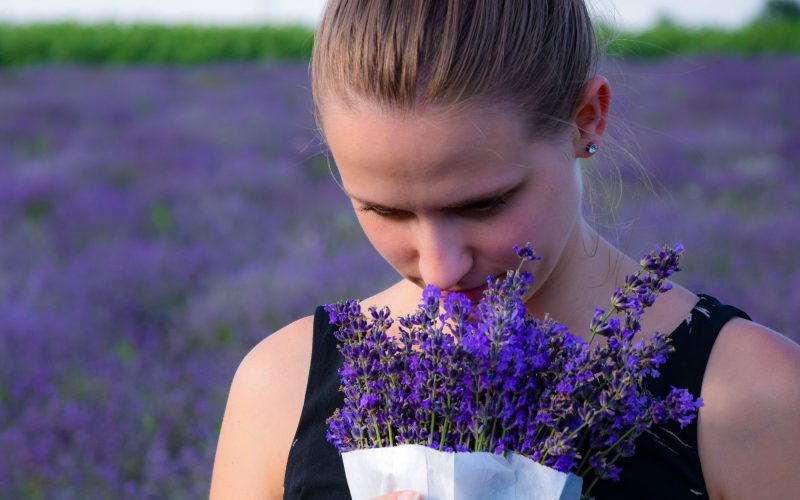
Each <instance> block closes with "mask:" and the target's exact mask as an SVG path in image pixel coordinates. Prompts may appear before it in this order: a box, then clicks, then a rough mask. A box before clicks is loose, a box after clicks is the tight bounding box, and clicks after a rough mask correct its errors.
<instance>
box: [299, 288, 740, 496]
mask: <svg viewBox="0 0 800 500" xmlns="http://www.w3.org/2000/svg"><path fill="white" fill-rule="evenodd" d="M699 297H700V300H699V301H698V302H697V304H696V305H695V306H694V308H693V309H692V310H691V312H690V313H689V314H688V315H687V317H686V319H685V320H684V321H683V322H682V323H681V324H680V326H678V328H676V329H675V331H674V332H672V334H671V337H672V339H673V340H672V345H673V346H675V351H674V352H672V353H671V354H670V355H669V357H668V360H667V362H666V363H665V364H664V365H662V366H661V376H660V377H658V378H656V379H648V381H647V382H646V385H647V387H648V388H649V389H650V391H652V392H653V394H655V395H657V396H662V397H663V396H666V395H667V393H668V392H669V390H670V386H675V387H685V388H686V389H688V390H689V392H690V393H692V394H693V395H695V396H698V395H699V394H700V386H701V384H702V382H703V374H704V372H705V368H706V363H707V362H708V357H709V354H710V353H711V348H712V346H713V345H714V341H715V340H716V338H717V334H718V333H719V331H720V329H721V328H722V326H723V325H724V324H725V323H726V322H727V321H728V320H730V319H731V318H734V317H742V318H745V319H750V318H749V316H748V315H747V314H745V313H744V312H743V311H741V310H739V309H737V308H735V307H732V306H729V305H723V304H720V303H719V301H717V299H715V298H713V297H711V296H708V295H703V294H701V295H699ZM335 328H336V327H335V326H334V325H331V324H330V323H329V322H328V314H327V313H326V312H325V311H324V309H323V308H322V307H318V308H317V310H316V312H315V315H314V339H313V346H312V351H311V368H310V371H309V377H308V385H307V387H306V394H305V400H304V402H303V409H302V412H301V414H300V421H299V424H298V427H297V431H296V433H295V436H294V440H293V441H292V447H291V449H290V450H289V458H288V462H287V465H286V476H285V478H284V499H329V500H338V499H346V500H350V494H349V492H348V489H347V480H346V478H345V474H344V466H343V465H342V459H341V457H340V456H339V452H338V451H337V450H336V448H335V447H334V446H333V445H332V444H330V443H329V442H328V441H327V440H326V439H325V432H326V430H327V425H326V423H325V420H326V419H327V418H328V417H329V416H330V415H331V414H332V413H333V411H334V410H335V409H336V408H337V407H339V406H341V405H342V404H343V402H344V399H343V396H342V394H341V393H340V392H339V390H338V389H339V375H338V373H337V370H338V369H339V367H340V366H341V364H342V361H343V358H342V356H341V353H340V352H339V350H338V349H337V348H336V345H337V340H336V337H335V336H334V335H333V332H334V329H335ZM635 444H636V454H635V455H634V456H632V457H628V458H624V459H620V461H619V462H618V464H619V465H620V466H621V467H622V474H621V475H620V480H619V481H617V482H613V481H598V483H597V484H596V485H595V486H594V487H593V488H592V491H591V493H590V494H591V496H592V497H594V498H596V499H597V500H601V499H620V498H621V499H628V498H630V499H638V498H643V499H664V500H675V499H681V498H690V499H698V498H708V494H707V492H706V486H705V482H704V480H703V473H702V470H701V468H700V457H699V456H698V454H697V419H695V420H693V421H692V423H691V424H689V425H688V426H687V427H686V428H684V429H680V427H679V426H678V424H676V423H674V424H671V425H667V426H665V427H663V428H656V429H651V431H648V432H645V433H644V434H642V435H641V436H640V437H639V439H637V440H636V442H635ZM590 482H591V481H586V480H585V481H584V487H586V486H588V484H589V483H590Z"/></svg>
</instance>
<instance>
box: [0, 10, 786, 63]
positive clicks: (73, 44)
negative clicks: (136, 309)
mask: <svg viewBox="0 0 800 500" xmlns="http://www.w3.org/2000/svg"><path fill="white" fill-rule="evenodd" d="M600 32H601V37H602V38H603V39H604V40H612V41H611V43H610V44H609V46H608V52H609V53H611V54H616V55H621V56H627V57H647V58H652V57H664V56H670V55H675V54H686V53H722V54H745V55H750V54H760V53H795V54H796V53H800V36H799V35H798V33H800V21H798V20H776V21H758V22H753V23H751V24H749V25H747V26H745V27H743V28H740V29H737V30H724V29H719V28H687V27H683V26H678V25H675V24H673V23H669V22H661V23H659V24H657V25H656V26H654V27H653V28H651V29H649V30H647V31H645V32H642V33H625V32H614V33H612V32H611V31H610V30H609V29H607V28H603V27H601V29H600ZM313 39H314V33H313V31H312V30H311V29H310V28H308V27H305V26H299V25H298V26H241V27H207V26H193V25H181V26H166V25H156V24H131V25H122V24H111V23H106V24H88V25H85V24H77V23H49V24H25V25H16V24H7V23H5V24H3V23H0V67H10V66H20V65H28V64H39V63H65V62H78V63H87V64H112V65H113V64H132V63H146V64H197V63H204V62H211V61H256V60H286V59H300V60H303V59H308V57H309V56H310V54H311V47H312V43H313Z"/></svg>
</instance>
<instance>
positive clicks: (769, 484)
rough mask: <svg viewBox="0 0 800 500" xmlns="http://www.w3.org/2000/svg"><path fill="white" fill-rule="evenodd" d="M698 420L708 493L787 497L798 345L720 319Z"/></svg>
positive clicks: (794, 481)
mask: <svg viewBox="0 0 800 500" xmlns="http://www.w3.org/2000/svg"><path fill="white" fill-rule="evenodd" d="M701 394H702V396H703V401H704V404H705V406H704V407H703V408H702V409H701V410H700V417H699V420H698V443H699V451H700V457H701V462H702V464H703V473H704V475H705V476H706V483H707V484H708V487H709V493H712V495H711V496H712V498H725V499H732V498H790V497H793V496H794V495H795V494H796V493H797V491H800V475H799V474H797V463H796V455H797V449H798V447H800V346H798V344H796V343H794V342H792V341H791V340H789V339H788V338H786V337H784V336H783V335H781V334H779V333H777V332H775V331H773V330H770V329H769V328H767V327H764V326H762V325H759V324H757V323H754V322H752V321H748V320H745V319H742V318H735V319H732V320H731V321H729V322H728V323H726V324H725V326H724V327H723V328H722V330H721V331H720V334H719V336H718V338H717V340H716V342H715V343H714V347H713V349H712V352H711V356H710V358H709V361H708V366H707V367H706V373H705V377H704V379H703V388H702V393H701Z"/></svg>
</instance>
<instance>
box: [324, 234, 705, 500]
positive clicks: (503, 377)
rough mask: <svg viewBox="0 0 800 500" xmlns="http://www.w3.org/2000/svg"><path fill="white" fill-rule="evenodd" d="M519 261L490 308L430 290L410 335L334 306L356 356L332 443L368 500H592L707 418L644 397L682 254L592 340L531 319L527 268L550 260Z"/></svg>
mask: <svg viewBox="0 0 800 500" xmlns="http://www.w3.org/2000/svg"><path fill="white" fill-rule="evenodd" d="M514 249H515V251H516V252H517V255H518V256H519V257H520V265H519V266H518V267H517V269H516V270H514V271H509V272H508V273H507V275H506V276H505V277H504V278H502V279H501V278H493V277H489V278H488V280H487V281H488V288H487V290H486V291H485V292H484V295H483V297H482V298H481V300H480V301H479V302H478V303H477V304H473V303H472V302H471V301H470V300H468V299H467V298H466V297H465V296H463V295H461V294H459V293H447V294H445V295H444V296H442V293H441V292H440V291H439V290H438V289H436V288H435V287H433V286H429V287H427V288H425V290H424V291H423V294H422V302H421V303H420V305H419V308H418V309H417V311H416V312H415V313H413V314H410V315H408V316H404V317H400V318H398V319H397V321H398V322H399V328H398V331H399V335H398V336H394V335H389V334H388V333H387V331H388V329H389V327H390V326H391V325H392V324H393V321H394V320H393V319H392V318H391V312H390V311H389V309H388V308H386V307H384V308H381V309H377V308H369V310H368V315H365V314H364V312H363V311H362V310H361V307H360V305H359V303H358V301H347V302H342V303H337V304H335V305H328V306H326V310H327V312H328V313H329V315H330V321H331V323H334V324H337V325H338V326H339V328H338V331H337V333H336V335H337V339H338V340H339V341H340V346H339V348H340V350H341V352H342V354H343V356H344V363H343V365H342V367H341V369H340V370H339V374H340V376H341V380H342V385H341V387H340V390H341V391H343V393H344V406H343V407H342V408H339V409H337V410H336V411H335V412H334V414H333V415H332V416H331V417H330V418H329V419H328V425H329V430H328V433H327V438H328V440H329V441H331V442H332V443H333V444H334V445H335V446H336V447H337V448H338V449H339V451H340V453H342V457H343V460H344V463H345V469H346V473H347V478H348V485H349V487H350V490H351V493H352V494H353V497H354V498H355V499H357V500H358V499H359V498H371V497H373V496H377V495H381V494H385V493H388V492H390V491H393V490H394V489H400V488H402V489H415V490H417V491H420V492H422V493H423V494H426V495H427V496H426V498H504V499H511V498H556V499H557V498H562V499H566V498H579V497H580V496H581V490H582V486H583V485H582V479H581V478H583V477H589V475H591V476H593V478H594V479H593V480H592V482H591V483H590V484H589V485H588V487H587V488H586V489H585V491H583V494H584V495H588V493H589V491H591V489H592V486H593V485H594V484H595V483H596V481H597V480H600V479H618V477H619V473H620V470H621V469H620V467H619V466H618V465H615V463H616V462H617V460H618V459H619V458H620V457H626V456H630V455H632V454H633V453H634V450H635V446H634V441H635V439H636V438H637V437H638V436H639V435H640V434H642V433H643V432H644V431H645V430H646V429H648V428H649V427H650V426H652V425H660V424H662V423H664V422H665V421H667V420H675V421H677V422H679V423H680V425H681V427H684V426H686V425H688V424H689V422H691V421H692V419H693V418H695V416H696V411H697V409H698V408H699V407H700V406H702V401H701V399H700V398H697V399H696V400H695V399H694V398H693V397H692V395H691V394H689V393H688V392H687V391H686V390H685V389H680V388H674V387H673V388H672V390H671V392H670V393H669V394H668V395H667V396H666V397H665V398H663V399H662V398H657V397H655V396H654V395H653V394H651V393H650V392H649V391H648V390H647V389H646V388H645V386H644V379H645V378H647V377H657V376H658V375H659V372H658V367H659V366H660V365H661V364H662V363H664V362H665V361H666V357H667V355H668V353H669V352H671V351H672V349H673V347H672V346H671V345H670V344H669V342H670V338H669V337H668V334H664V333H660V332H657V333H655V334H653V335H652V336H651V337H650V338H649V339H647V340H639V339H638V338H637V339H635V338H634V337H635V335H636V333H637V332H639V331H640V329H641V317H642V313H643V311H644V309H646V308H647V307H649V306H651V305H652V304H653V303H654V301H655V298H656V296H657V295H658V294H659V293H662V292H666V291H667V290H669V289H670V285H669V283H668V282H667V281H666V280H667V278H668V277H669V276H670V275H671V274H673V273H674V272H676V271H679V270H680V269H679V268H678V261H679V259H680V257H681V256H682V255H683V247H682V246H681V245H680V244H676V245H675V246H674V247H670V246H665V247H664V248H659V247H656V249H655V250H654V251H653V252H651V253H650V254H649V255H646V256H644V257H643V258H642V259H641V261H640V265H641V268H640V269H639V270H638V271H637V272H636V273H635V274H633V275H628V276H626V277H625V281H624V284H623V285H622V286H621V287H619V288H617V289H616V290H615V291H614V293H613V295H612V297H611V301H610V307H608V308H607V310H604V309H597V310H596V312H595V314H594V318H593V319H592V321H591V324H590V325H589V340H588V341H586V340H584V339H583V338H581V337H579V336H576V335H573V334H571V333H570V332H569V331H568V330H567V328H566V327H565V326H564V325H561V324H559V323H558V322H556V321H555V320H554V319H553V318H551V317H549V316H545V317H544V318H543V319H537V318H535V317H533V316H531V315H528V314H527V312H526V309H525V306H524V304H523V300H522V298H523V295H524V294H525V292H526V290H528V289H529V288H530V287H531V285H532V284H533V276H532V275H531V274H530V273H528V272H525V271H522V265H523V263H524V262H525V261H527V260H538V259H539V257H538V256H536V255H535V253H534V252H533V250H532V249H531V247H530V245H527V246H525V247H522V248H519V247H515V248H514ZM600 337H602V338H604V339H605V342H597V343H595V342H594V340H595V339H599V338H600ZM481 487H483V488H484V489H483V490H481V489H480V488H481Z"/></svg>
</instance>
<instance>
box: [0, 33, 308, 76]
mask: <svg viewBox="0 0 800 500" xmlns="http://www.w3.org/2000/svg"><path fill="white" fill-rule="evenodd" d="M313 39H314V35H313V32H312V31H311V30H310V29H308V28H306V27H302V26H253V27H202V26H192V25H185V26H165V25H155V24H132V25H119V24H91V25H83V24H76V23H57V24H28V25H13V24H0V66H17V65H23V64H31V63H40V62H85V63H92V64H126V63H154V64H161V63H169V64H176V63H177V64H193V63H202V62H208V61H221V60H225V61H231V60H233V61H244V60H264V59H307V58H308V57H309V55H310V54H311V46H312V43H313Z"/></svg>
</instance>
